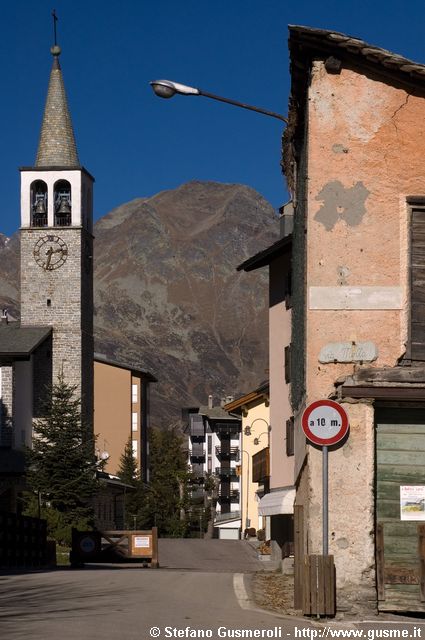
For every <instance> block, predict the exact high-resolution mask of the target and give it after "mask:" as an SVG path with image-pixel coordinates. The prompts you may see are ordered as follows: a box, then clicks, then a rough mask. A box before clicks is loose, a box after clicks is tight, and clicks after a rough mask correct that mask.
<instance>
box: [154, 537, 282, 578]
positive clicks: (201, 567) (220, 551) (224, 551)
mask: <svg viewBox="0 0 425 640" xmlns="http://www.w3.org/2000/svg"><path fill="white" fill-rule="evenodd" d="M158 542H159V548H158V551H159V563H160V566H161V567H162V568H167V569H189V570H191V571H209V572H227V573H229V572H231V573H252V572H253V571H262V570H263V569H264V568H265V566H266V563H265V562H262V561H260V560H258V558H257V552H256V550H255V548H254V546H253V545H252V544H250V543H249V542H246V541H244V540H200V539H171V538H161V539H160V540H159V541H158ZM268 565H270V561H269V562H268ZM270 566H271V565H270Z"/></svg>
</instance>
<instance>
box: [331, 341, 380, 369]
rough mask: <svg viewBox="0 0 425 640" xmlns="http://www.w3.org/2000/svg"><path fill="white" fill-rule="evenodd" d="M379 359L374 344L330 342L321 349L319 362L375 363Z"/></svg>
mask: <svg viewBox="0 0 425 640" xmlns="http://www.w3.org/2000/svg"><path fill="white" fill-rule="evenodd" d="M377 357H378V347H377V346H376V344H375V343H374V342H330V343H329V344H327V345H325V346H324V347H322V348H321V350H320V353H319V362H323V363H324V364H326V363H328V362H373V360H376V358H377Z"/></svg>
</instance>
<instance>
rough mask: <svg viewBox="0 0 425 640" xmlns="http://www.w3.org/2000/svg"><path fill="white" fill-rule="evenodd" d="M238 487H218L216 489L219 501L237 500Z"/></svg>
mask: <svg viewBox="0 0 425 640" xmlns="http://www.w3.org/2000/svg"><path fill="white" fill-rule="evenodd" d="M239 495H240V492H239V489H228V488H227V487H223V488H222V487H220V489H219V491H218V500H219V502H239Z"/></svg>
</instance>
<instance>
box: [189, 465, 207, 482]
mask: <svg viewBox="0 0 425 640" xmlns="http://www.w3.org/2000/svg"><path fill="white" fill-rule="evenodd" d="M189 473H190V476H189V481H190V482H192V483H200V482H204V480H205V471H204V467H203V465H202V464H192V465H191V468H190V469H189Z"/></svg>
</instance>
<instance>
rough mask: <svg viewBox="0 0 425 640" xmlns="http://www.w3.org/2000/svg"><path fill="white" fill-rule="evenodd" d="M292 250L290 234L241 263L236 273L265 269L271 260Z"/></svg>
mask: <svg viewBox="0 0 425 640" xmlns="http://www.w3.org/2000/svg"><path fill="white" fill-rule="evenodd" d="M291 249H292V234H291V235H288V236H285V237H284V238H280V240H278V241H277V242H274V243H273V244H272V245H270V247H267V248H266V249H263V251H260V252H259V253H256V254H255V255H254V256H252V257H251V258H248V259H247V260H245V262H242V264H240V265H239V266H238V267H236V270H237V271H254V270H255V269H260V268H261V267H265V266H267V265H269V264H270V262H272V261H273V260H275V259H276V258H278V257H280V256H281V255H284V254H286V253H290V251H291Z"/></svg>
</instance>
